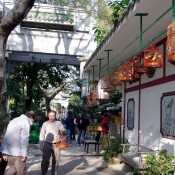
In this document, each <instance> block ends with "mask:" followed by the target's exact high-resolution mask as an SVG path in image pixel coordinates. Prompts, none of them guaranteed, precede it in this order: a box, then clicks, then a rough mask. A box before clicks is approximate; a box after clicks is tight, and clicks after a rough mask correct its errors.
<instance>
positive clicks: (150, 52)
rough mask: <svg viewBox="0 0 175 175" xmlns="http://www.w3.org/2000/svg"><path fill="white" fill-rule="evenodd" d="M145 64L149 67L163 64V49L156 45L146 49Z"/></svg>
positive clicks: (158, 66)
mask: <svg viewBox="0 0 175 175" xmlns="http://www.w3.org/2000/svg"><path fill="white" fill-rule="evenodd" d="M144 66H145V67H147V68H150V67H152V68H160V67H162V66H163V54H162V51H161V50H160V49H159V48H157V47H156V46H155V45H152V46H151V47H149V48H148V49H146V50H145V51H144Z"/></svg>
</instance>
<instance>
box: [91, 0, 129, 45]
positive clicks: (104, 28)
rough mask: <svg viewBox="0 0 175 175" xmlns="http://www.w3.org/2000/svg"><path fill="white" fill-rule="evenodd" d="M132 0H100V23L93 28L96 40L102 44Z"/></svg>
mask: <svg viewBox="0 0 175 175" xmlns="http://www.w3.org/2000/svg"><path fill="white" fill-rule="evenodd" d="M130 1H131V0H110V1H108V2H106V1H105V0H99V1H98V25H97V26H95V27H94V28H93V30H94V33H95V35H96V37H95V41H96V42H97V43H98V44H100V43H101V42H102V41H103V39H104V38H105V36H106V34H107V33H108V32H109V30H110V29H111V27H112V26H113V25H115V24H116V23H117V22H118V18H119V17H120V15H121V14H122V13H123V11H124V10H125V9H126V8H127V7H128V5H129V3H130Z"/></svg>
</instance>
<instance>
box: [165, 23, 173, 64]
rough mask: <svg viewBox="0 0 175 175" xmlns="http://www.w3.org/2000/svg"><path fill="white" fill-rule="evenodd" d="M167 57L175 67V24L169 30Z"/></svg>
mask: <svg viewBox="0 0 175 175" xmlns="http://www.w3.org/2000/svg"><path fill="white" fill-rule="evenodd" d="M167 55H168V61H169V62H171V63H172V64H174V65H175V22H173V23H171V24H170V25H169V26H168V29H167Z"/></svg>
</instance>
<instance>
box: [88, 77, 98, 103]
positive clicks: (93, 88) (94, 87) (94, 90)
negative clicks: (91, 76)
mask: <svg viewBox="0 0 175 175" xmlns="http://www.w3.org/2000/svg"><path fill="white" fill-rule="evenodd" d="M90 99H91V100H99V96H98V81H96V80H95V81H92V83H91V85H90Z"/></svg>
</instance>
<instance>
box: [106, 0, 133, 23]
mask: <svg viewBox="0 0 175 175" xmlns="http://www.w3.org/2000/svg"><path fill="white" fill-rule="evenodd" d="M129 3H130V0H115V1H110V2H109V3H108V5H109V6H110V7H111V9H112V10H113V13H112V20H113V21H114V22H115V21H116V20H118V18H119V17H120V15H121V14H122V13H123V11H124V10H125V9H126V8H127V7H128V5H129Z"/></svg>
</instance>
